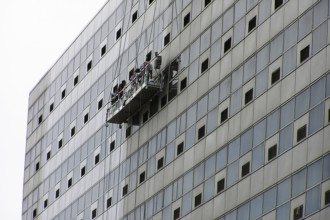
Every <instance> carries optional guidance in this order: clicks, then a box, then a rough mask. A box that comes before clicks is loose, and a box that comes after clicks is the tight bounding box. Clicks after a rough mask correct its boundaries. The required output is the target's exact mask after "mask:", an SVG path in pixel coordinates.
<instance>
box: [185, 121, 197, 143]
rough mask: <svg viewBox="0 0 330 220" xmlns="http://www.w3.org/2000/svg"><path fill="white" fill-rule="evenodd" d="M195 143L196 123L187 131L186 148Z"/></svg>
mask: <svg viewBox="0 0 330 220" xmlns="http://www.w3.org/2000/svg"><path fill="white" fill-rule="evenodd" d="M194 144H195V125H193V126H192V127H191V128H189V129H188V130H187V132H186V149H189V148H190V147H192V146H193V145H194Z"/></svg>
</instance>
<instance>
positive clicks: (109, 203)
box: [107, 197, 112, 208]
mask: <svg viewBox="0 0 330 220" xmlns="http://www.w3.org/2000/svg"><path fill="white" fill-rule="evenodd" d="M111 203H112V197H110V198H108V199H107V208H109V207H110V206H111Z"/></svg>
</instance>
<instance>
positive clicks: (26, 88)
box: [0, 0, 107, 220]
mask: <svg viewBox="0 0 330 220" xmlns="http://www.w3.org/2000/svg"><path fill="white" fill-rule="evenodd" d="M105 2H107V0H30V1H26V0H0V219H10V220H11V219H21V213H22V194H23V173H24V158H25V141H26V123H27V111H28V96H29V92H30V91H31V90H32V88H33V87H34V86H35V85H36V84H37V83H38V81H39V80H40V78H41V77H42V76H43V75H44V74H45V73H46V71H47V70H49V69H50V67H51V66H52V65H53V64H54V63H55V62H56V61H57V59H58V58H59V57H60V56H61V55H62V53H63V52H64V51H65V50H66V49H67V48H68V47H69V45H70V44H71V43H72V42H73V40H74V39H75V38H76V37H77V36H78V34H79V33H80V32H81V31H82V29H83V28H84V27H85V26H86V25H87V24H88V23H89V21H90V20H91V19H92V18H93V17H94V16H95V15H96V13H97V12H98V11H99V10H100V9H101V8H102V6H103V5H104V4H105Z"/></svg>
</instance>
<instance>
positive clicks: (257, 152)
mask: <svg viewBox="0 0 330 220" xmlns="http://www.w3.org/2000/svg"><path fill="white" fill-rule="evenodd" d="M264 151H265V144H264V143H262V144H260V145H259V146H257V147H255V148H254V149H253V150H252V171H255V170H257V169H258V168H259V167H261V166H262V165H263V164H264V155H265V153H264Z"/></svg>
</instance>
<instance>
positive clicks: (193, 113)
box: [187, 104, 197, 127]
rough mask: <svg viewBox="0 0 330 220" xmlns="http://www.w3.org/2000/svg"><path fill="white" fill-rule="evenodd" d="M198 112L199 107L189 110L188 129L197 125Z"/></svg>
mask: <svg viewBox="0 0 330 220" xmlns="http://www.w3.org/2000/svg"><path fill="white" fill-rule="evenodd" d="M196 110H197V105H196V104H195V105H193V106H192V107H190V109H188V111H187V127H190V126H191V125H193V124H195V122H196Z"/></svg>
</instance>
